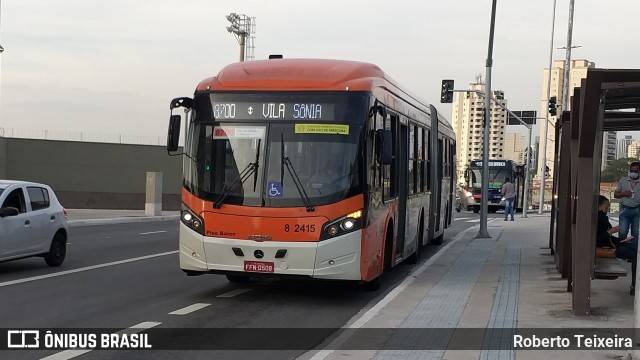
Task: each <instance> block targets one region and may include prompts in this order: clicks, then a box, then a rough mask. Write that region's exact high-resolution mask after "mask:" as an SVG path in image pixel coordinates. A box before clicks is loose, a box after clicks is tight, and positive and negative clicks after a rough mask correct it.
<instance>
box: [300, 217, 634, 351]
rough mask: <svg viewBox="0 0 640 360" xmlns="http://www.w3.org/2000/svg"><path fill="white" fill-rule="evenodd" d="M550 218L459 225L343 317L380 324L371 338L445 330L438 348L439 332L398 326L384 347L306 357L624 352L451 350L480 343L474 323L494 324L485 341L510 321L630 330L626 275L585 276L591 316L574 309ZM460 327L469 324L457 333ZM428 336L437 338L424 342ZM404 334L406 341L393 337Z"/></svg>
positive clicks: (365, 325) (507, 338)
mask: <svg viewBox="0 0 640 360" xmlns="http://www.w3.org/2000/svg"><path fill="white" fill-rule="evenodd" d="M549 220H550V218H549V215H548V214H544V215H537V214H530V215H529V218H527V219H522V218H520V217H518V218H517V219H516V221H514V222H504V221H502V220H493V221H491V222H490V223H489V225H488V226H489V227H488V229H489V233H490V234H491V236H492V238H491V239H474V237H475V235H476V234H477V232H478V226H474V227H472V228H469V229H466V230H465V231H463V232H462V233H460V234H459V235H458V236H456V237H455V238H454V239H453V240H448V241H447V242H445V244H443V245H442V247H443V249H442V250H441V251H440V252H439V253H437V254H435V255H434V256H433V257H432V258H431V259H429V260H428V261H427V262H426V263H425V264H423V265H422V266H421V267H420V268H418V269H416V270H414V273H413V274H412V275H413V276H409V277H408V278H407V279H406V280H405V281H404V282H403V283H402V284H401V285H400V286H399V287H398V288H397V289H395V290H393V291H392V292H391V293H389V294H388V295H387V296H386V297H385V298H384V299H382V300H381V302H380V303H379V305H375V306H374V307H373V308H372V309H370V310H368V311H366V312H364V311H363V313H360V314H358V315H356V316H355V317H354V318H353V319H352V320H351V321H350V323H349V324H347V327H350V328H355V329H374V328H377V329H378V332H375V333H374V332H369V333H368V334H369V335H372V334H373V336H372V337H375V336H378V337H380V336H381V335H382V333H383V331H380V330H388V329H398V328H401V329H411V328H414V329H415V328H419V329H422V328H436V329H438V330H437V331H440V332H442V331H443V330H444V331H445V332H447V331H446V330H447V329H451V332H452V335H451V337H448V335H447V338H446V341H444V342H443V345H442V346H440V347H437V346H436V347H433V344H434V342H435V341H438V340H442V339H441V338H442V337H443V336H442V335H438V334H436V335H435V336H433V335H434V334H433V332H432V333H429V332H428V331H427V332H425V331H424V330H418V331H413V332H412V331H411V330H408V331H407V330H403V331H402V332H398V331H396V332H395V334H394V335H391V336H390V338H385V339H380V338H378V339H375V341H376V344H381V345H380V346H375V347H374V346H372V347H371V348H385V349H390V350H379V351H374V350H335V351H331V350H326V351H321V352H319V353H316V354H315V355H314V356H313V357H311V358H312V359H314V360H320V359H331V360H337V359H340V360H343V359H350V360H354V359H367V360H368V359H456V360H457V359H516V358H517V359H518V360H522V359H524V360H530V359H531V360H533V359H549V358H558V359H580V360H588V359H622V358H624V359H626V358H627V354H628V351H626V350H515V351H514V350H500V351H498V350H493V351H481V350H478V349H479V348H480V346H476V347H473V346H471V345H467V347H466V348H470V349H475V350H450V349H452V348H453V347H454V346H456V345H452V344H457V347H456V349H460V348H461V347H462V348H464V345H463V346H460V344H471V343H474V344H478V343H480V344H482V343H483V341H482V340H483V338H482V337H484V340H485V343H486V340H487V337H486V336H487V334H486V333H484V331H482V330H477V329H485V328H486V329H488V330H491V331H490V332H489V333H490V335H489V337H490V341H491V343H492V344H495V341H496V339H495V338H497V341H500V343H502V344H504V343H507V344H511V343H512V339H513V334H512V331H511V332H510V333H509V334H497V335H496V333H497V332H501V333H504V332H506V331H507V330H508V329H514V328H517V329H529V328H553V329H558V328H609V329H611V328H632V327H633V301H634V298H633V297H632V296H630V295H629V285H630V277H621V278H618V279H616V280H592V282H591V283H592V298H591V307H592V312H593V315H592V316H591V317H575V316H573V314H572V311H571V302H572V299H571V293H568V292H566V288H567V280H566V279H562V278H561V276H560V275H559V274H558V271H557V270H556V267H555V264H554V259H553V256H552V255H551V254H550V251H549V249H548V233H549V230H548V229H549ZM624 266H628V267H629V271H630V268H631V266H630V264H628V263H625V264H624ZM462 328H472V329H476V330H463V331H460V329H462ZM427 330H428V329H427ZM497 330H500V331H497ZM421 331H422V332H421ZM474 331H475V332H474ZM552 331H556V330H552ZM492 332H493V333H492ZM547 333H550V331H547ZM429 334H430V335H431V336H432V338H439V339H431V340H430V339H425V337H428V336H429ZM474 334H476V335H479V337H480V339H479V340H480V341H479V342H478V341H477V340H478V339H471V338H469V337H470V336H473V335H474ZM401 336H404V337H405V338H398V337H401ZM541 336H544V332H543V333H542V334H541ZM407 337H414V339H409V338H407ZM369 340H371V339H369ZM474 340H475V342H474ZM345 341H348V340H345V339H342V340H340V339H339V338H338V339H334V340H333V344H331V345H328V347H327V348H328V349H336V348H338V349H339V348H340V346H336V344H340V343H341V342H345ZM371 341H373V340H371ZM394 342H395V343H396V345H397V344H402V345H400V346H396V349H402V350H391V349H392V348H393V346H394ZM347 343H348V342H347ZM436 343H437V342H436ZM382 344H384V346H383V345H382ZM425 344H426V346H427V347H428V346H429V344H431V345H432V347H431V348H437V349H442V350H430V351H426V350H406V349H420V348H422V349H424V348H425ZM496 348H498V347H496ZM499 348H501V349H504V348H505V347H504V346H501V347H499ZM444 349H449V350H444ZM306 355H309V356H310V355H312V353H308V354H306ZM305 357H306V356H303V358H305Z"/></svg>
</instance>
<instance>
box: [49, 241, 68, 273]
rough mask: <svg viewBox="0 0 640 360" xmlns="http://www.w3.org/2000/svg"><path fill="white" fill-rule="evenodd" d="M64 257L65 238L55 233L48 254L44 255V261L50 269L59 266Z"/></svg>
mask: <svg viewBox="0 0 640 360" xmlns="http://www.w3.org/2000/svg"><path fill="white" fill-rule="evenodd" d="M66 255H67V238H66V237H65V236H64V235H63V234H62V233H56V235H55V236H54V237H53V240H52V241H51V247H50V248H49V252H48V253H46V254H45V255H44V261H45V262H46V263H47V265H49V266H52V267H56V266H60V265H62V263H63V262H64V258H65V256H66Z"/></svg>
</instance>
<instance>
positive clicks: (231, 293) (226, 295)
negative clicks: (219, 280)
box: [216, 289, 251, 298]
mask: <svg viewBox="0 0 640 360" xmlns="http://www.w3.org/2000/svg"><path fill="white" fill-rule="evenodd" d="M249 291H251V289H235V290H231V291H229V292H228V293H224V294H221V295H218V296H216V297H219V298H232V297H234V296H238V295H241V294H244V293H246V292H249Z"/></svg>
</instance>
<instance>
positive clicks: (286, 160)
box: [280, 134, 316, 212]
mask: <svg viewBox="0 0 640 360" xmlns="http://www.w3.org/2000/svg"><path fill="white" fill-rule="evenodd" d="M280 143H281V144H282V147H281V148H280V160H281V165H280V167H281V169H280V184H283V183H284V167H285V166H286V167H287V170H288V171H289V175H291V178H292V179H293V184H294V185H295V186H296V189H298V193H299V194H300V198H301V199H302V201H303V202H304V205H305V207H306V208H307V212H313V211H315V210H316V209H315V208H314V207H313V205H311V199H310V198H309V195H307V192H306V191H305V190H304V186H303V185H302V181H300V177H298V173H296V169H294V168H293V164H292V163H291V160H290V159H289V158H288V157H286V156H285V155H284V134H280ZM282 186H283V187H284V185H282Z"/></svg>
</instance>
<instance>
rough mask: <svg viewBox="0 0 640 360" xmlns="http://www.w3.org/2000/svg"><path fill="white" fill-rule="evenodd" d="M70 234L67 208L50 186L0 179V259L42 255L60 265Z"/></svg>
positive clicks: (50, 263) (49, 261)
mask: <svg viewBox="0 0 640 360" xmlns="http://www.w3.org/2000/svg"><path fill="white" fill-rule="evenodd" d="M67 234H68V227H67V210H66V209H65V208H63V207H62V205H60V202H59V201H58V198H57V197H56V195H55V193H54V192H53V190H52V189H51V188H50V187H49V186H47V185H43V184H38V183H32V182H24V181H13V180H0V261H7V260H14V259H22V258H26V257H31V256H42V257H44V261H45V262H46V263H47V264H48V265H49V266H60V265H62V262H63V261H64V258H65V255H66V252H67Z"/></svg>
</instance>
